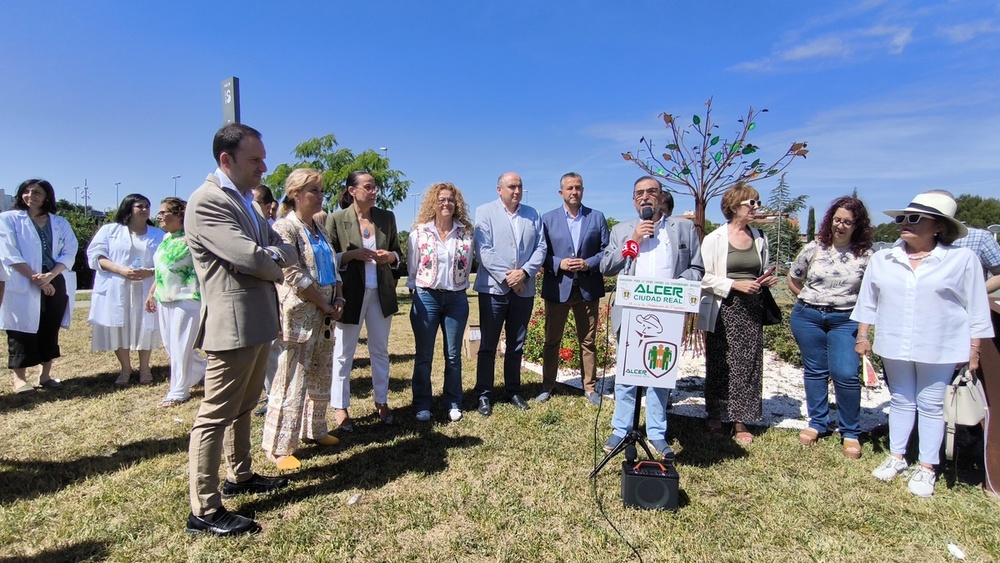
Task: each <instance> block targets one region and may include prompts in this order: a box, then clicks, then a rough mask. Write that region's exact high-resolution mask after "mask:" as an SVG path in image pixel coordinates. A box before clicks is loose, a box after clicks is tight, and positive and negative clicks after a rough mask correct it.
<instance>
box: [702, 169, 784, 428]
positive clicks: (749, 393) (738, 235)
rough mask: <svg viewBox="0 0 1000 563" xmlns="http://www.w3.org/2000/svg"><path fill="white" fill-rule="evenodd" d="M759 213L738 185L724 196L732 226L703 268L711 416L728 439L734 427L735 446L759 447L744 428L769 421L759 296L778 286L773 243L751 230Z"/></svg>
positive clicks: (714, 239)
mask: <svg viewBox="0 0 1000 563" xmlns="http://www.w3.org/2000/svg"><path fill="white" fill-rule="evenodd" d="M759 207H760V195H758V194H757V190H755V189H753V188H752V187H750V186H749V185H748V184H745V183H742V182H741V183H738V184H736V185H735V186H733V187H731V188H729V189H728V190H726V192H725V193H724V194H723V195H722V214H723V215H724V216H725V217H726V219H727V220H728V221H729V222H728V223H725V224H723V225H720V226H719V228H717V229H716V230H714V231H712V232H711V233H709V234H708V236H706V237H705V240H704V241H703V242H702V243H701V256H702V260H703V261H704V263H705V276H704V277H703V278H702V280H701V287H702V291H704V292H707V293H708V296H707V297H706V298H703V299H702V305H701V309H702V310H701V311H700V314H699V315H698V328H699V329H701V330H706V331H708V334H706V337H705V410H706V412H707V414H708V428H709V430H711V431H712V433H714V434H718V435H722V434H723V431H722V423H723V422H725V421H731V422H732V423H733V431H734V432H735V438H736V441H737V442H739V443H740V444H743V445H750V444H751V443H753V434H751V433H750V431H749V430H748V429H747V427H746V424H745V423H746V422H747V421H751V420H759V419H760V418H761V417H762V416H763V412H762V411H763V406H762V404H761V401H762V394H763V391H764V379H763V376H764V324H763V315H764V308H763V305H762V304H761V296H760V292H761V288H763V287H773V286H774V285H775V284H777V283H778V278H776V277H775V276H774V275H773V273H772V272H773V271H772V270H767V271H765V269H766V268H767V266H768V261H769V256H768V250H767V237H766V236H764V233H763V232H761V231H760V229H755V228H752V227H751V226H750V223H752V222H753V220H754V212H755V211H756V210H757V208H759Z"/></svg>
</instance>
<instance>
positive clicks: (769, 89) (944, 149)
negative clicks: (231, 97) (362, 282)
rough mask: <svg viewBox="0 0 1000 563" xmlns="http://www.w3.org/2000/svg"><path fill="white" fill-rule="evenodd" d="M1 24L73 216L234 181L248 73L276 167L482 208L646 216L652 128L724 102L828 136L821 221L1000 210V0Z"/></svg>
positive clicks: (256, 7) (244, 6)
mask: <svg viewBox="0 0 1000 563" xmlns="http://www.w3.org/2000/svg"><path fill="white" fill-rule="evenodd" d="M0 21H3V22H4V26H3V27H4V33H3V34H0V61H2V64H0V85H2V86H0V163H2V164H0V187H2V188H4V189H6V190H7V193H8V194H10V193H11V192H12V191H13V190H14V189H15V188H16V187H17V185H18V184H19V183H20V182H21V181H22V180H24V179H26V178H28V177H32V176H41V177H44V178H47V179H49V180H50V181H51V182H52V183H53V184H54V185H55V187H56V190H57V194H58V197H61V198H65V199H68V200H70V201H73V200H74V190H73V188H74V187H75V186H83V185H84V180H85V179H86V181H87V182H88V185H89V186H90V188H91V190H92V191H93V197H92V199H91V204H92V205H93V206H95V207H97V208H107V207H112V206H116V205H117V202H116V201H115V186H114V183H115V182H121V183H122V184H121V195H122V196H124V195H125V194H127V193H131V192H139V193H142V194H144V195H146V196H147V197H149V198H150V199H151V200H153V201H154V203H155V202H157V201H159V199H161V198H162V197H164V196H167V195H170V194H172V193H173V180H172V179H171V177H172V176H174V175H178V174H179V175H180V176H181V178H180V180H179V182H178V193H179V195H181V196H187V195H188V194H190V192H191V191H193V190H194V189H195V188H196V187H197V186H198V185H199V184H200V183H201V181H203V180H204V178H205V176H206V175H207V174H208V173H209V172H211V171H212V170H213V169H214V167H215V163H214V161H213V160H212V156H211V137H212V135H213V133H214V132H215V131H216V129H217V128H218V127H219V125H220V124H221V99H220V92H219V90H220V84H221V82H222V80H223V79H224V78H226V77H228V76H233V75H235V76H238V77H239V78H240V81H241V86H242V88H241V90H242V102H243V104H242V113H243V121H244V122H245V123H247V124H249V125H252V126H254V127H256V128H258V129H259V130H261V131H262V132H263V134H264V141H265V145H266V147H267V152H268V160H267V162H268V165H269V166H270V167H271V168H274V167H275V166H276V165H278V164H279V163H281V162H287V161H290V160H291V150H292V148H293V147H294V146H295V145H296V144H298V143H299V142H301V141H303V140H305V139H308V138H311V137H318V136H322V135H326V134H329V133H333V134H335V135H336V136H337V139H338V140H339V141H340V143H341V145H342V146H346V147H349V148H351V149H352V150H355V151H357V152H360V151H361V150H364V149H375V150H378V148H379V147H387V148H388V156H389V158H390V160H391V165H392V167H394V168H397V169H399V170H401V171H402V172H404V173H405V174H406V177H407V178H408V179H410V180H412V181H413V186H412V191H414V192H417V191H419V192H422V191H423V190H424V189H425V188H426V187H427V186H428V185H430V184H431V183H432V182H435V181H451V182H454V183H455V184H457V185H458V186H459V187H460V188H461V189H462V190H463V191H464V192H465V193H466V197H467V199H468V200H469V203H470V205H471V206H473V207H475V206H476V205H479V204H482V203H485V202H487V201H489V200H491V199H493V198H495V197H496V190H495V186H496V178H497V176H499V175H500V173H502V172H504V171H508V170H513V171H517V172H520V173H521V175H522V177H523V179H524V185H525V189H526V191H527V192H526V196H525V203H527V204H529V205H532V206H534V207H536V208H538V209H539V210H540V211H546V210H549V209H552V208H555V207H556V206H558V205H559V204H560V203H561V202H560V200H559V198H558V196H557V193H556V191H557V189H558V180H559V177H560V176H561V175H562V174H563V173H564V172H567V171H571V170H572V171H577V172H579V173H581V174H582V175H583V178H584V185H585V194H584V201H585V203H586V204H588V205H590V206H591V207H594V208H597V209H600V210H602V211H604V212H605V214H607V215H609V216H614V217H617V218H619V219H623V218H628V217H631V216H632V215H633V214H634V213H635V211H634V209H633V208H632V204H631V201H630V198H629V197H628V194H629V193H630V191H631V186H632V182H633V181H634V180H635V179H636V178H637V177H638V176H640V175H641V173H640V170H639V169H638V168H637V167H635V166H634V165H633V164H630V163H628V162H625V161H624V160H622V158H621V156H620V154H621V153H622V152H624V151H628V150H632V151H635V150H636V149H637V148H638V139H639V137H641V136H644V135H645V136H647V137H650V136H651V137H652V138H653V139H654V140H656V141H657V142H658V143H660V144H663V143H666V142H667V138H666V131H665V130H664V129H663V125H662V121H660V120H659V119H658V118H657V114H658V113H660V112H662V111H665V112H668V113H672V114H674V115H676V116H678V117H681V118H682V119H683V121H684V123H689V122H690V115H691V114H693V113H695V112H701V111H702V109H703V107H704V106H703V104H704V102H705V101H706V100H707V99H708V98H709V97H714V99H715V103H714V110H713V115H714V117H715V119H716V122H717V123H718V124H719V125H720V126H721V127H720V130H721V131H722V132H723V133H730V134H731V133H732V132H734V131H735V130H736V127H737V125H738V124H737V123H736V120H737V118H739V117H740V116H741V115H743V114H744V113H745V112H746V110H747V108H748V107H749V106H753V107H754V108H768V109H769V110H770V111H769V112H768V113H767V114H765V116H764V117H762V118H761V119H759V120H758V127H757V129H756V131H755V132H754V133H753V134H752V136H751V138H750V140H751V142H753V143H754V144H757V145H760V146H761V147H762V150H761V154H762V155H763V156H764V160H765V161H768V160H773V159H774V158H776V157H777V156H779V155H780V154H782V153H783V152H784V151H785V150H786V149H787V147H788V146H789V144H790V143H791V142H792V141H799V140H805V141H808V142H809V148H810V150H811V152H810V154H809V158H808V160H805V161H803V160H801V159H799V160H797V161H796V162H795V164H793V165H792V167H791V168H790V169H789V174H788V182H789V184H790V186H791V190H792V193H793V194H795V195H797V194H806V195H808V196H809V200H808V203H809V204H810V205H813V206H815V207H816V208H817V211H818V212H822V210H824V209H825V208H826V206H827V205H828V203H829V202H830V201H831V200H832V199H833V198H835V197H837V196H839V195H842V194H845V193H849V192H850V191H851V190H852V189H853V188H855V187H857V188H858V190H859V193H860V194H861V196H862V198H863V199H864V200H865V201H866V203H867V204H868V205H869V208H870V209H871V210H873V211H874V212H876V213H877V212H878V211H880V210H883V209H887V208H891V207H898V206H901V205H905V204H906V203H908V202H909V200H910V198H911V196H912V195H913V194H915V193H917V192H919V191H923V190H925V189H931V188H944V189H949V190H952V191H953V192H955V193H956V194H960V193H971V194H978V195H983V196H994V197H995V196H997V195H1000V190H998V189H997V178H998V177H1000V158H998V156H997V151H998V150H1000V103H998V101H1000V100H998V98H1000V72H998V70H1000V63H998V62H997V61H998V60H1000V5H998V4H997V3H996V2H958V1H942V2H911V1H905V0H899V1H892V2H890V1H885V2H880V1H864V0H858V1H852V2H794V3H792V2H777V1H761V2H727V1H723V2H694V1H689V2H680V1H674V2H666V1H657V2H652V1H643V0H631V1H628V2H599V1H581V2H537V1H512V2H413V1H399V2H375V1H372V2H285V3H278V2H273V3H272V2H267V3H265V2H255V1H246V2H210V1H198V2H190V1H180V2H156V3H154V2H115V1H107V2H48V1H44V0H40V1H37V2H3V3H2V4H0ZM775 184H776V180H765V181H762V182H757V183H756V184H755V185H756V187H757V188H758V190H759V191H760V192H761V193H762V195H763V196H764V197H765V198H766V197H767V194H768V192H770V190H771V189H772V188H773V187H774V185H775ZM414 199H415V198H411V199H408V200H407V201H405V202H403V203H401V204H399V205H398V206H397V208H396V210H395V211H396V214H397V220H398V223H399V227H400V229H408V228H409V225H410V223H411V221H412V217H413V201H414ZM81 203H82V199H81ZM691 207H692V200H691V198H690V197H685V196H678V197H677V212H681V211H683V210H685V209H690V208H691ZM709 218H710V219H712V220H715V221H718V220H720V219H721V214H720V213H719V211H718V200H714V201H713V202H711V203H710V206H709ZM877 221H878V222H881V217H880V214H879V218H878V219H877Z"/></svg>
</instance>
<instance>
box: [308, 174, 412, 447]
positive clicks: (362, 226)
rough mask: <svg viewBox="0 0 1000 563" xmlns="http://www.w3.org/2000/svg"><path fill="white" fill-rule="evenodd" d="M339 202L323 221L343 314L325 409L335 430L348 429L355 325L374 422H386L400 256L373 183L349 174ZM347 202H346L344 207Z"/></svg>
mask: <svg viewBox="0 0 1000 563" xmlns="http://www.w3.org/2000/svg"><path fill="white" fill-rule="evenodd" d="M345 191H346V197H345V198H342V199H341V204H342V205H343V204H344V203H347V207H346V208H344V209H341V210H339V211H336V212H334V213H331V214H330V216H329V218H328V219H327V222H326V230H327V232H329V233H330V245H331V246H332V247H333V251H334V252H336V253H337V263H338V264H339V265H340V274H341V279H342V280H343V282H344V297H346V298H347V303H346V304H345V305H344V314H343V316H342V317H341V319H340V320H339V321H337V329H336V332H335V342H334V348H333V384H332V385H331V391H330V393H331V400H330V403H331V406H332V407H333V409H334V417H335V419H336V422H337V424H338V426H339V427H340V429H341V430H343V431H344V432H350V431H352V430H353V429H354V425H353V424H352V423H351V418H350V415H348V413H347V407H348V406H349V405H350V400H351V365H352V363H353V361H354V351H355V349H356V348H357V346H358V336H359V335H360V334H361V325H362V323H364V324H365V325H366V326H367V328H368V355H369V356H370V357H371V370H372V391H373V393H374V395H375V407H376V408H377V409H378V417H379V420H381V421H382V423H383V424H392V411H391V410H389V404H388V400H389V329H390V327H391V326H392V316H393V315H394V314H395V313H396V311H397V310H398V309H399V307H398V305H397V303H396V278H395V276H393V275H392V274H393V270H395V269H396V268H397V267H398V265H399V259H400V256H401V253H400V248H399V238H398V237H397V236H396V216H395V215H393V214H392V212H391V211H386V210H384V209H379V208H377V207H375V201H376V199H377V196H378V185H377V184H376V183H375V179H374V178H373V177H372V175H371V174H369V173H367V172H351V174H350V175H349V176H348V177H347V183H346V187H345ZM348 202H349V203H348Z"/></svg>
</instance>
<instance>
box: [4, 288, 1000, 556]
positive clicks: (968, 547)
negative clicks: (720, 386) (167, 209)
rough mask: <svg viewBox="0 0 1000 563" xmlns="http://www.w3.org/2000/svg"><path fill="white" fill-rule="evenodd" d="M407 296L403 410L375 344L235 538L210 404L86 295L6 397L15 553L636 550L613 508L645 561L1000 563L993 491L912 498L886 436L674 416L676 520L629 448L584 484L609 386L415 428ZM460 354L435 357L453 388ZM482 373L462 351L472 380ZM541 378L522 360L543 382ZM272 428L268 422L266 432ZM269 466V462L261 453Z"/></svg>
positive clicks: (400, 383)
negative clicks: (190, 478)
mask: <svg viewBox="0 0 1000 563" xmlns="http://www.w3.org/2000/svg"><path fill="white" fill-rule="evenodd" d="M470 302H471V305H472V308H473V315H472V317H473V321H472V322H475V321H474V319H475V318H476V317H477V314H476V312H475V309H476V306H475V299H472V300H471V301H470ZM408 305H409V303H408V300H407V299H405V298H404V299H403V306H402V310H401V313H400V314H399V315H397V316H396V317H395V318H394V320H393V330H392V341H391V343H390V349H391V350H393V351H394V352H393V356H392V372H391V384H390V398H389V401H390V404H391V405H392V406H393V407H394V408H395V409H396V419H397V424H396V425H394V426H391V427H386V426H383V425H380V424H378V423H377V416H376V414H375V409H374V405H373V401H372V395H371V383H370V377H369V374H370V371H369V368H368V362H367V358H366V351H365V348H364V347H363V346H362V347H360V348H359V357H358V358H357V364H358V367H357V368H356V369H355V371H354V374H353V375H354V377H353V382H352V391H353V398H352V407H351V411H352V415H353V416H354V417H355V419H356V426H357V427H358V432H357V433H355V434H350V435H346V436H343V437H342V438H343V444H342V445H341V446H338V447H335V448H329V449H324V448H317V447H305V448H304V449H303V450H302V451H301V452H300V455H301V458H302V460H303V468H302V470H301V471H299V472H297V473H295V474H293V475H291V477H292V484H291V486H290V487H288V488H287V489H285V490H282V491H279V492H277V493H275V494H273V495H269V496H256V497H253V496H252V497H245V498H240V499H234V500H233V501H227V506H228V507H229V508H231V509H234V510H237V511H240V512H242V513H245V514H251V515H254V516H255V517H256V518H257V519H258V520H259V521H260V522H261V524H262V525H263V526H264V532H263V533H262V534H260V535H259V536H256V537H251V538H231V539H216V538H199V539H192V538H188V537H186V536H185V535H184V534H183V533H182V528H183V523H184V519H185V517H186V516H187V513H188V510H189V509H188V496H187V495H188V493H187V491H188V489H187V433H188V431H189V429H190V425H191V420H192V418H193V416H194V413H195V411H196V409H197V401H191V402H189V403H187V404H185V405H182V406H180V407H177V408H173V409H157V408H155V405H156V404H157V403H158V402H159V401H160V399H161V398H162V396H163V395H164V394H165V392H166V384H165V383H164V378H165V377H166V375H167V368H166V358H165V356H164V355H163V353H162V352H157V353H156V354H154V364H155V366H156V367H155V369H154V375H155V376H156V379H157V383H156V384H155V385H153V386H149V387H140V386H138V385H136V386H130V387H129V388H127V389H125V390H115V389H114V388H113V386H112V381H113V380H114V377H115V375H116V372H117V363H116V362H115V360H114V358H113V356H112V355H111V354H94V353H91V352H90V351H89V342H90V339H89V327H88V326H87V324H86V321H85V317H86V310H80V311H77V313H76V319H75V324H74V328H73V329H72V330H71V331H69V332H65V333H63V358H62V359H60V360H58V361H57V364H56V366H57V377H61V378H62V379H63V380H64V383H65V388H64V389H63V390H62V391H60V392H39V393H36V394H35V396H33V397H21V396H15V395H13V394H12V393H11V391H10V389H9V384H5V385H4V386H3V388H2V390H0V409H2V412H3V418H2V422H0V430H2V432H0V451H2V452H3V453H2V454H0V561H4V560H21V561H59V560H94V561H97V560H110V561H136V560H155V561H227V562H228V561H290V560H316V561H332V560H341V561H359V560H365V561H439V560H443V561H626V560H634V558H633V557H632V553H631V551H630V550H629V548H628V546H627V545H626V544H625V542H623V541H622V540H621V539H620V538H619V537H618V535H617V534H616V532H615V531H614V530H613V529H612V528H611V527H610V526H609V525H608V523H607V522H606V521H605V518H604V514H606V515H607V517H608V518H609V519H610V520H611V521H612V522H613V523H614V525H615V526H617V527H618V528H619V529H620V530H621V532H622V533H623V534H624V536H625V537H626V538H627V539H628V541H629V542H631V543H632V544H633V545H634V546H636V547H637V548H638V549H639V550H640V553H641V554H642V556H643V558H644V559H645V560H647V561H655V560H688V561H775V560H795V561H798V560H821V561H831V560H844V561H869V560H875V559H879V560H884V559H890V560H906V559H918V558H919V559H929V560H932V561H933V560H938V561H942V560H946V559H947V558H948V557H949V556H948V555H947V552H946V548H945V546H946V544H947V543H948V542H955V543H958V544H959V545H961V546H962V547H963V548H964V549H965V551H966V553H967V554H968V555H969V557H970V559H972V560H996V559H1000V545H998V543H1000V542H998V540H997V534H996V533H995V531H996V530H997V529H998V528H1000V516H998V511H997V506H996V504H995V503H993V502H991V501H989V500H987V499H985V498H984V497H983V495H982V493H980V492H979V490H978V489H977V488H976V487H975V486H972V485H969V484H965V483H963V482H961V481H958V482H956V479H955V472H954V468H953V467H952V466H948V467H947V468H946V472H945V474H944V476H943V477H942V479H941V481H940V483H939V485H938V489H937V494H936V495H935V496H934V497H933V498H931V499H917V498H914V497H913V496H911V495H910V494H909V493H908V492H907V491H906V485H905V481H902V480H900V481H897V482H894V483H889V484H884V483H879V482H876V481H874V480H873V479H872V478H871V477H870V476H869V472H870V471H871V469H872V468H873V467H874V466H875V465H877V464H878V463H879V462H880V461H881V459H882V456H883V455H884V447H885V444H884V438H879V439H878V440H876V441H875V442H866V443H865V444H864V455H865V457H864V459H862V460H861V461H851V460H847V459H845V458H844V457H843V456H841V455H840V446H839V444H838V443H836V442H835V441H834V440H832V439H826V440H822V441H821V442H820V443H819V444H818V445H817V446H815V447H813V448H810V449H804V448H802V447H800V446H799V445H798V442H797V438H796V434H795V432H791V431H782V430H774V429H760V430H759V431H758V435H757V440H756V441H755V442H754V444H753V446H752V447H750V448H749V449H744V448H742V447H740V446H738V445H736V444H734V443H732V442H731V441H728V440H721V441H720V440H718V439H715V438H712V437H711V436H710V435H709V434H708V433H707V432H706V431H705V430H704V427H703V423H702V421H700V420H693V419H686V418H681V417H671V419H670V432H669V434H670V436H669V437H670V439H671V440H672V442H673V445H674V447H675V449H676V450H677V451H678V470H679V472H680V475H681V488H682V496H681V500H682V508H681V509H680V510H679V511H678V512H677V513H658V512H641V511H636V510H631V509H625V508H624V507H622V505H621V496H620V478H619V469H618V468H619V466H620V462H619V460H615V461H613V462H612V463H611V464H609V465H608V466H607V467H606V468H605V469H604V470H603V471H602V472H601V474H600V475H599V476H598V478H597V479H596V482H595V481H591V480H589V479H587V474H588V472H589V471H590V470H591V468H592V467H593V466H594V463H595V460H599V459H600V457H599V455H601V454H602V452H599V451H598V449H599V443H600V442H602V441H603V439H604V438H605V437H606V436H607V432H608V431H609V420H610V416H611V408H612V406H613V405H612V404H611V402H610V401H609V402H606V403H605V405H604V407H603V409H602V410H601V411H600V414H599V415H598V410H597V409H595V408H593V407H591V406H589V405H588V404H587V403H586V402H585V400H584V399H583V398H582V396H581V395H580V393H579V391H576V390H573V391H572V392H571V391H569V390H562V389H561V391H563V392H561V393H559V394H557V395H555V396H554V397H553V399H552V400H550V401H549V402H548V403H545V404H542V405H538V404H535V403H532V408H531V410H529V411H519V410H517V409H515V408H513V407H512V406H510V405H507V404H504V403H500V404H498V405H497V406H496V408H495V410H494V414H493V416H492V417H490V418H488V419H484V418H482V417H480V416H479V415H478V414H477V413H475V412H474V410H472V409H473V408H474V401H473V400H472V399H471V397H470V398H468V399H467V400H466V404H465V407H466V408H467V409H470V411H469V412H466V415H465V418H464V419H463V420H462V421H460V422H457V423H447V422H445V411H444V410H443V409H442V408H440V407H439V408H437V409H436V410H435V411H434V414H435V421H434V422H431V423H419V422H416V421H415V420H414V419H413V415H414V411H413V409H412V408H411V406H410V402H411V396H410V387H409V380H410V373H411V372H412V369H413V356H412V346H413V344H412V342H413V335H412V332H411V330H410V325H409V319H408V317H407V313H408ZM438 347H439V348H440V339H439V341H438ZM442 366H443V361H442V359H441V357H440V353H439V352H438V356H437V358H436V359H435V374H436V375H435V379H434V388H435V391H436V393H440V388H441V384H442V382H441V376H440V373H441V370H442ZM499 367H500V366H499V363H498V369H499ZM474 374H475V367H474V361H469V360H466V364H465V368H464V375H465V381H464V386H465V389H466V390H467V391H470V390H471V388H472V386H473V385H474V383H475V381H474V379H475V375H474ZM539 379H540V378H539V377H538V376H536V375H533V374H530V373H525V376H524V380H525V383H526V390H525V391H526V393H525V394H526V395H527V396H534V394H535V393H537V392H538V391H539V390H540V381H539ZM500 380H501V378H500V377H498V378H497V381H498V382H500ZM595 417H596V422H597V429H598V436H597V440H598V442H597V444H598V446H597V447H595V426H594V425H595ZM331 418H332V417H331ZM260 425H261V420H260V419H259V418H255V420H254V436H255V440H259V438H260V431H261V429H260ZM964 455H966V456H967V457H971V453H966V454H964ZM255 462H256V467H257V469H258V470H259V471H261V472H264V473H273V472H272V471H271V470H270V468H269V466H268V464H267V463H266V462H265V461H264V458H263V455H262V453H261V452H260V451H259V450H257V451H256V453H255ZM595 493H596V495H597V499H596V500H595ZM357 494H360V495H361V498H360V500H359V501H358V502H357V503H356V504H354V505H352V506H349V505H348V504H347V501H348V499H350V498H351V497H352V496H354V495H357Z"/></svg>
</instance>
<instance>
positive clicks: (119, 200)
mask: <svg viewBox="0 0 1000 563" xmlns="http://www.w3.org/2000/svg"><path fill="white" fill-rule="evenodd" d="M120 185H122V183H121V182H115V203H121V201H122V200H121V199H119V197H118V186H120Z"/></svg>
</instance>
